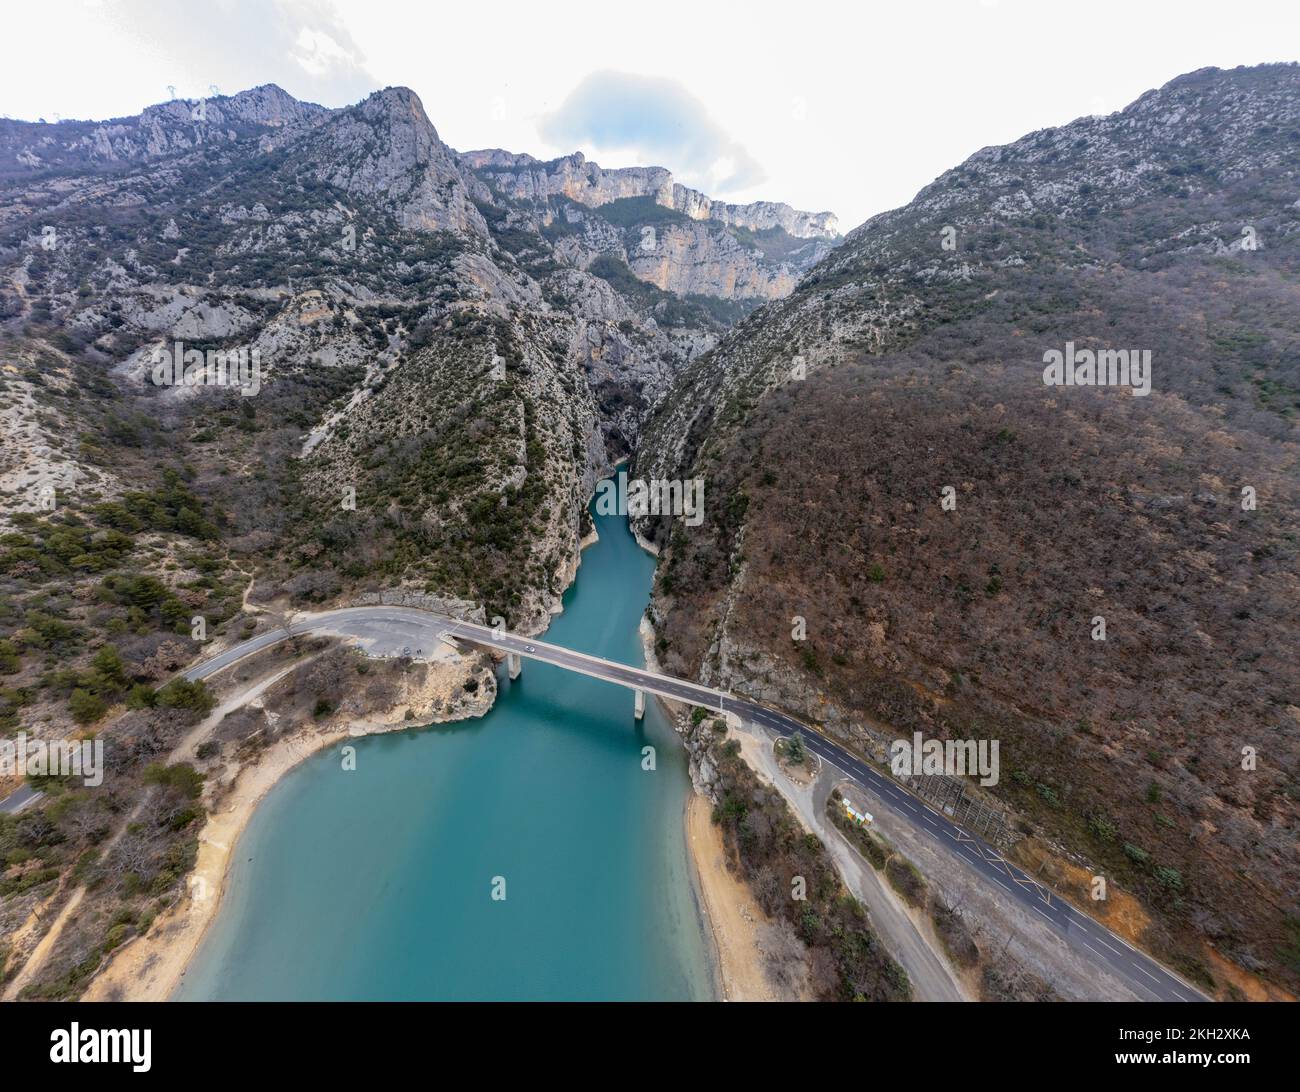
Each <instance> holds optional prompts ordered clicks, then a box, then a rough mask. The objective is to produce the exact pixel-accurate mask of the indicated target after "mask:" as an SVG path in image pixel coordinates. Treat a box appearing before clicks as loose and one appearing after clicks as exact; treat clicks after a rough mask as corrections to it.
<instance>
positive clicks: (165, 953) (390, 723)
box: [82, 661, 495, 1001]
mask: <svg viewBox="0 0 1300 1092" xmlns="http://www.w3.org/2000/svg"><path fill="white" fill-rule="evenodd" d="M438 666H439V664H438V662H437V661H433V662H430V663H428V665H427V671H428V674H427V675H426V679H425V682H424V684H423V685H421V686H418V687H410V688H408V689H407V691H406V693H404V694H403V696H402V698H401V701H400V704H398V705H395V706H394V707H393V708H392V709H390V710H388V711H387V712H386V713H384V714H383V715H382V716H377V717H374V718H373V719H367V720H359V721H358V722H357V723H355V724H352V725H349V726H348V727H346V728H344V727H338V728H333V729H327V730H324V731H320V730H315V731H311V732H308V733H297V734H295V735H292V736H288V737H286V738H284V739H280V740H277V741H276V742H275V743H273V744H272V745H271V746H270V747H268V748H266V750H265V751H263V752H262V753H261V754H260V755H259V756H258V759H257V761H256V762H255V763H253V764H252V765H247V766H235V767H234V769H233V770H232V771H231V772H230V773H229V775H228V776H227V777H226V778H225V780H224V782H223V783H222V784H221V785H220V786H219V787H218V789H217V795H216V799H215V800H214V802H213V804H212V806H211V808H210V810H209V813H208V817H207V819H206V820H205V822H204V825H203V830H202V831H201V832H200V834H199V850H198V857H197V860H196V862H195V866H194V869H193V871H192V872H191V873H190V875H189V877H188V878H187V881H186V886H187V888H188V893H187V895H185V896H184V897H183V898H181V899H180V900H178V902H177V903H176V904H175V905H174V906H172V907H171V908H170V909H168V910H166V911H165V912H164V913H162V914H160V915H159V916H158V918H157V919H156V920H155V921H154V923H153V925H152V926H151V927H150V929H149V931H148V932H147V933H145V934H144V935H143V936H139V937H136V938H135V939H133V940H132V941H130V942H129V943H127V944H125V945H123V946H122V948H120V949H119V950H118V951H117V952H116V953H115V954H114V956H113V958H112V960H111V961H110V962H109V963H108V965H107V966H105V967H104V968H103V969H102V970H101V971H100V972H99V974H97V975H96V976H95V978H94V979H93V980H92V981H91V983H90V986H89V987H88V988H87V990H86V992H85V993H84V994H83V995H82V996H83V1000H86V1001H106V1000H122V1001H166V1000H168V999H169V998H170V997H171V995H172V994H173V993H174V992H175V991H176V988H177V987H178V986H179V985H180V983H181V980H182V979H183V978H184V976H185V972H186V970H187V969H188V967H189V964H190V962H191V960H192V959H193V958H194V954H195V953H196V952H197V951H198V948H199V945H200V944H201V943H202V941H203V938H204V936H205V935H206V934H207V931H208V928H209V927H210V926H211V924H212V922H213V921H214V920H215V919H216V916H217V912H218V910H219V909H220V907H221V900H222V896H223V895H224V893H225V890H226V886H227V883H228V882H229V876H230V869H231V864H232V861H233V858H234V849H235V847H236V846H237V845H238V843H239V839H240V836H241V835H242V834H243V833H244V830H245V829H246V828H247V826H248V823H249V821H250V820H251V819H252V817H253V814H254V812H255V811H256V810H257V805H258V804H259V803H261V801H262V799H263V798H264V797H265V796H266V794H267V793H268V792H270V791H271V790H272V789H273V788H274V787H275V786H276V785H277V784H278V783H279V782H280V780H281V779H282V778H283V777H284V776H285V775H286V774H288V773H289V772H290V771H291V770H292V769H294V768H295V767H296V766H298V765H299V764H300V763H301V762H303V761H304V760H305V759H307V758H310V757H311V756H312V755H314V754H317V753H318V752H320V751H323V750H325V749H327V748H330V747H334V746H337V745H339V744H340V743H342V742H344V741H345V740H348V739H359V738H362V737H364V736H370V735H379V734H383V733H386V732H399V731H403V730H405V729H409V728H413V727H417V726H418V727H425V726H426V725H428V724H430V723H436V722H438V718H434V717H429V716H427V715H426V716H421V715H419V714H418V713H417V715H416V718H415V719H414V720H408V719H407V718H406V714H407V711H408V710H412V711H415V708H418V707H423V706H424V705H426V704H427V701H428V699H429V697H430V695H432V694H440V695H445V692H446V690H447V689H448V688H449V687H450V686H451V685H454V684H455V682H456V680H457V679H458V678H460V677H461V674H462V672H461V670H460V665H459V664H458V665H457V666H456V668H454V669H453V670H451V671H438V670H437V668H438ZM286 673H287V671H279V672H277V673H275V674H274V675H272V676H270V677H269V678H268V679H265V680H263V681H262V682H261V683H260V684H258V685H257V686H255V687H254V688H252V690H251V691H250V696H253V695H260V693H261V692H262V691H263V690H265V689H266V688H267V687H268V686H269V685H270V684H272V683H274V682H275V681H278V680H279V679H280V678H281V677H282V676H283V675H284V674H286ZM491 698H492V700H491V701H490V702H488V704H487V705H485V706H483V707H482V708H480V709H479V710H478V712H477V715H479V716H481V715H482V714H483V713H485V712H487V710H488V709H490V708H491V707H492V703H493V702H494V701H495V692H493V694H492V695H491ZM239 704H240V705H242V704H244V702H240V703H239ZM232 706H233V703H232V705H228V706H227V707H226V709H218V712H219V713H222V712H225V711H227V710H228V709H229V708H231V707H232ZM471 715H474V714H471ZM216 719H217V720H219V717H218V718H216ZM457 719H463V718H457ZM212 727H215V724H213V725H212ZM207 734H208V733H207V732H195V733H193V734H192V735H191V736H190V737H189V738H188V739H187V740H186V741H185V743H183V744H182V745H181V747H180V748H178V749H177V752H174V753H173V754H172V755H171V756H170V758H171V761H183V760H187V759H189V758H191V757H192V751H193V749H194V748H195V747H196V746H197V745H198V743H199V742H201V738H202V737H205V736H206V735H207ZM183 752H185V753H183ZM232 765H233V764H232Z"/></svg>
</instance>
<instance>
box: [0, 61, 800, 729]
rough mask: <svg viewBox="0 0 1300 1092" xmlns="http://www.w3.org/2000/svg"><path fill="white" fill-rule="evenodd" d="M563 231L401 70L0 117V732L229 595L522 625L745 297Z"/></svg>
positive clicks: (72, 693)
mask: <svg viewBox="0 0 1300 1092" xmlns="http://www.w3.org/2000/svg"><path fill="white" fill-rule="evenodd" d="M692 200H693V201H694V202H695V204H696V206H698V205H699V204H700V202H706V203H707V199H704V198H703V197H702V195H694V197H693V198H692ZM575 207H576V206H575ZM771 208H772V209H773V210H776V211H774V212H768V213H762V212H761V211H755V212H754V213H753V218H752V223H753V224H754V226H755V228H756V229H757V230H760V231H762V230H768V228H767V227H765V226H764V225H767V224H768V222H769V221H771V223H772V224H773V225H776V224H778V222H785V220H783V219H782V218H783V217H785V218H786V219H788V218H789V215H791V214H792V213H791V210H788V209H786V207H785V206H772V207H771ZM717 209H718V210H719V211H720V214H725V215H733V214H732V213H726V209H725V207H724V206H717ZM782 210H784V211H782ZM667 211H669V212H671V214H672V215H673V216H681V217H683V218H684V214H682V213H678V212H676V211H673V210H667ZM764 217H766V219H764ZM690 223H692V224H693V223H694V221H690ZM789 226H793V227H796V228H797V227H798V224H797V223H795V222H794V221H790V225H789ZM611 230H612V229H611ZM726 230H733V229H731V228H727V229H726ZM734 230H739V229H738V228H737V229H734ZM781 230H783V229H781ZM728 238H730V236H728ZM563 242H565V238H564V236H563V233H562V232H558V233H557V232H555V231H552V230H550V229H549V228H548V226H547V224H546V223H545V222H544V218H542V217H539V216H538V215H537V210H536V209H535V208H532V207H529V206H527V205H525V204H521V203H520V202H518V201H516V200H514V199H513V198H510V197H507V196H504V195H503V194H502V193H501V192H500V191H499V189H497V188H496V187H495V186H494V185H493V184H492V182H491V180H490V179H485V178H484V177H481V176H480V174H479V173H478V172H476V171H475V170H473V169H471V167H470V166H468V165H467V163H466V161H465V160H464V159H462V157H461V156H460V155H459V154H458V153H456V152H455V151H453V150H452V149H450V148H448V147H447V146H446V145H445V144H444V143H443V142H442V141H441V140H440V139H439V137H438V134H437V131H436V130H435V128H434V126H433V125H432V123H431V122H430V120H429V118H428V117H427V115H426V113H425V110H424V107H423V105H422V104H421V103H420V101H419V99H418V98H417V97H416V96H415V95H414V94H413V93H412V92H411V91H409V90H407V89H405V88H387V89H385V90H383V91H380V92H377V93H375V94H374V95H372V96H370V97H369V98H367V99H366V100H365V101H363V102H361V103H359V104H357V105H355V106H352V107H348V108H345V109H340V110H326V109H324V108H322V107H319V106H315V105H312V104H309V103H300V102H297V101H296V100H294V99H293V98H292V97H291V96H289V95H287V94H286V93H285V92H283V91H282V90H280V89H279V88H277V87H273V86H266V87H259V88H254V89H252V90H250V91H245V92H241V93H239V94H237V95H233V96H215V97H213V98H211V99H209V100H206V101H203V102H201V103H188V102H179V101H174V102H169V103H164V104H161V105H159V106H154V107H150V108H149V109H147V110H145V111H144V112H143V113H142V114H141V115H140V116H139V117H136V118H122V119H117V120H114V121H110V122H102V123H101V122H80V121H63V122H60V123H58V124H44V123H35V124H33V123H23V122H12V121H5V122H3V123H2V124H0V395H2V396H3V407H2V408H0V437H2V438H3V451H2V453H0V674H3V679H2V680H0V681H3V684H4V685H3V687H0V730H4V731H6V732H7V731H10V730H15V729H17V728H18V727H19V726H20V725H23V726H27V727H28V728H33V727H36V726H38V725H40V724H42V723H46V722H56V723H57V722H59V721H61V720H64V719H66V717H67V716H68V714H69V713H72V715H73V716H74V717H75V718H76V719H77V720H78V722H80V723H83V724H87V725H93V724H95V723H97V722H98V721H100V720H101V719H102V718H103V717H104V716H105V714H106V712H107V711H108V710H110V709H111V708H113V707H114V706H115V705H117V703H120V702H122V701H124V700H139V701H146V700H147V697H148V694H149V693H151V691H150V685H151V683H152V682H156V681H157V679H158V678H159V677H161V676H162V675H164V674H166V672H167V671H168V670H171V669H172V668H174V667H175V666H176V665H178V664H181V663H184V662H187V661H188V660H189V659H190V658H191V657H192V656H193V655H194V653H195V652H196V651H197V649H198V645H199V643H201V642H203V641H212V640H216V641H218V642H223V641H232V640H234V639H236V638H238V637H241V636H244V635H246V634H248V633H250V632H253V631H255V630H256V629H257V628H258V627H259V626H266V625H269V624H273V623H272V621H269V620H268V617H267V616H266V615H265V614H262V615H259V614H257V613H256V606H257V605H258V604H262V605H268V604H270V605H274V606H275V607H276V609H277V610H279V609H281V608H292V607H302V606H307V605H312V604H324V603H330V602H334V601H350V600H352V599H354V598H355V597H356V596H359V595H362V594H366V593H373V592H376V591H379V590H381V589H394V588H401V589H403V590H405V591H406V592H409V593H411V594H416V595H433V596H436V597H440V598H441V599H443V600H454V601H457V602H459V603H460V605H461V608H462V609H467V610H469V609H476V610H481V611H482V612H483V613H484V614H485V615H486V616H488V617H491V616H493V615H497V614H500V615H502V616H504V617H506V618H507V619H508V620H509V621H510V623H511V625H513V626H516V627H519V628H522V629H526V630H536V629H537V628H539V627H541V626H542V625H544V623H545V620H546V618H547V617H548V612H549V610H550V608H551V607H552V606H553V605H554V604H555V602H556V601H557V599H558V596H559V595H560V594H561V592H562V591H563V589H564V587H565V586H566V585H567V583H568V582H569V580H571V579H572V574H573V569H574V566H575V564H576V559H577V553H578V542H579V539H580V537H581V535H582V533H583V531H584V530H585V528H584V527H583V526H582V521H583V518H584V515H585V502H586V498H587V497H589V496H590V494H591V491H592V487H593V484H594V482H595V479H596V476H597V475H598V474H599V473H601V472H603V471H604V470H605V469H606V468H607V467H608V466H609V465H610V463H611V462H612V461H613V460H614V459H617V458H619V457H621V456H624V455H626V454H628V453H629V452H630V451H631V450H632V449H633V447H634V445H635V444H636V443H637V441H638V437H639V430H640V426H641V422H642V420H643V419H644V417H645V415H646V414H647V412H648V410H649V408H650V406H651V405H652V404H653V403H654V402H655V401H656V400H657V399H658V398H659V397H661V396H662V394H663V392H664V391H665V390H666V389H667V386H668V384H669V382H670V381H671V379H672V377H673V375H674V374H675V373H676V371H677V370H679V369H680V368H681V367H682V366H683V365H684V364H685V363H687V362H689V361H690V360H691V359H693V358H694V357H696V356H698V355H699V354H700V353H701V352H703V351H705V350H706V349H708V348H709V347H711V346H712V345H713V344H714V343H715V342H716V340H717V338H718V337H719V336H720V334H721V333H722V332H723V331H724V330H725V328H726V325H727V323H729V322H730V321H732V319H733V318H734V317H735V316H736V315H737V314H739V313H741V311H743V310H744V306H742V305H741V304H738V303H735V302H733V301H731V300H720V299H717V298H712V297H707V298H706V297H696V296H690V295H689V294H688V293H687V292H686V291H680V292H679V291H674V290H669V289H665V288H661V287H656V286H655V285H654V284H651V283H648V282H647V281H644V280H641V279H639V278H638V277H636V276H634V275H632V273H631V272H630V271H629V270H628V269H627V266H626V265H625V264H624V265H622V266H621V267H620V266H619V264H618V263H617V262H616V261H615V260H614V259H613V257H612V256H610V255H604V256H602V257H603V258H604V259H605V261H604V264H603V265H602V264H601V262H600V261H593V260H590V259H589V258H588V259H584V260H581V261H579V260H575V259H574V258H573V257H572V256H571V255H569V254H568V253H567V252H566V250H565V249H564V247H563V246H561V245H560V244H562V243H563ZM736 246H737V247H738V246H739V244H736ZM589 266H594V268H588V267H589ZM669 280H671V278H669ZM665 283H668V282H667V281H666V282H665ZM194 362H198V363H199V364H201V365H203V367H204V368H205V369H209V370H208V371H207V372H204V373H200V374H198V375H195V374H193V363H194ZM218 365H219V367H220V373H217V372H216V371H215V370H213V369H215V368H216V367H217V366H218ZM187 369H188V370H189V371H190V373H191V374H190V375H189V378H190V379H194V378H198V379H200V380H202V379H205V378H206V379H213V378H214V376H215V377H216V379H217V381H216V382H198V383H189V382H187V381H185V380H186V374H187ZM241 369H242V370H241ZM196 618H201V619H202V622H203V625H202V626H200V627H198V628H197V629H196V626H195V623H194V619H196ZM195 633H199V635H198V636H195V635H194V634H195ZM105 649H108V650H109V652H105V653H104V655H106V656H107V655H109V653H111V652H112V651H113V650H116V652H117V653H119V654H120V660H121V666H120V669H115V670H114V671H113V672H112V673H107V674H106V673H105V672H103V671H99V672H97V671H96V669H95V668H94V667H93V662H94V661H95V657H96V656H98V655H99V654H100V653H101V652H103V650H105ZM137 687H142V688H143V689H141V690H140V691H139V694H138V696H137V699H131V694H132V693H135V692H136V688H137Z"/></svg>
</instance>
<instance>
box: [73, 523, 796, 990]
mask: <svg viewBox="0 0 1300 1092" xmlns="http://www.w3.org/2000/svg"><path fill="white" fill-rule="evenodd" d="M595 541H597V536H596V534H595V532H594V531H593V532H592V533H590V534H589V535H587V536H585V537H584V538H583V540H582V541H581V543H580V545H579V556H580V555H581V550H582V549H585V548H586V547H587V546H589V545H591V544H593V543H594V542H595ZM642 546H643V548H645V549H647V550H648V551H650V552H653V548H652V547H651V546H650V545H649V544H648V543H642ZM575 568H576V566H575ZM641 630H642V638H643V644H644V645H645V651H646V662H647V665H648V666H650V667H651V669H652V670H657V663H656V660H657V658H656V657H655V655H654V650H653V647H652V640H653V631H652V630H651V629H650V627H649V625H648V624H647V622H646V621H645V619H643V620H642V627H641ZM430 667H431V668H432V667H433V665H430ZM280 674H283V672H281V673H280ZM275 678H276V679H278V678H279V674H277V675H276V676H275ZM271 681H273V680H270V679H268V680H265V681H264V682H263V684H262V685H260V686H258V687H257V688H256V692H257V693H260V692H261V691H262V690H263V689H265V688H266V687H267V686H268V685H269V683H270V682H271ZM249 696H250V697H251V696H252V695H251V694H250V695H249ZM660 700H661V702H662V699H660ZM241 704H242V703H241ZM492 704H495V695H494V696H493V703H492ZM662 705H663V708H664V709H665V710H666V711H667V712H668V715H669V716H670V718H671V717H672V716H673V709H672V708H671V705H670V703H668V702H662ZM406 708H407V706H406V705H403V706H401V707H399V708H398V709H395V710H393V711H391V712H390V713H389V714H388V715H387V716H386V717H384V718H383V719H380V720H373V721H367V722H363V723H359V724H356V725H353V726H350V727H348V728H335V729H332V730H328V731H324V732H321V731H315V732H311V733H305V734H298V735H295V736H291V737H288V738H286V739H282V740H279V741H277V742H276V743H274V744H273V745H272V746H270V747H268V748H267V749H266V750H265V751H264V752H263V753H262V754H261V755H259V757H258V759H257V761H256V762H255V763H253V764H252V765H248V766H243V767H239V768H236V769H234V770H233V771H232V772H231V774H230V775H229V777H228V778H227V779H226V780H225V783H224V784H223V785H222V786H221V787H220V789H219V792H218V797H217V799H216V802H215V803H214V805H213V806H212V808H211V810H210V812H209V814H208V817H207V819H206V821H205V823H204V827H203V830H202V832H201V833H200V835H199V850H198V857H197V861H196V863H195V867H194V870H193V872H192V873H191V874H190V876H189V878H188V881H187V886H188V889H189V891H188V895H187V896H185V897H183V898H182V899H180V900H179V901H178V902H177V903H176V905H175V906H173V907H171V908H170V909H169V910H167V911H165V912H164V913H163V914H161V915H159V917H158V919H157V920H156V921H155V922H154V923H153V925H152V927H151V928H150V929H149V931H148V932H147V933H146V934H144V935H143V936H140V937H136V938H135V939H133V940H132V941H130V942H129V943H127V944H125V945H124V946H123V947H122V948H121V949H119V950H118V951H117V952H116V953H115V954H114V956H113V958H112V960H111V961H110V962H109V963H108V964H107V965H106V966H105V967H104V968H103V970H101V971H100V972H99V974H98V975H96V977H95V978H94V979H93V980H92V981H91V983H90V986H89V987H88V988H87V990H86V992H85V994H84V995H83V999H84V1000H87V1001H105V1000H125V1001H165V1000H168V999H169V998H170V997H171V996H172V995H173V994H174V993H175V992H176V990H177V988H178V987H179V986H180V985H181V983H182V981H183V980H184V977H185V974H186V971H187V970H188V968H189V966H190V964H191V962H192V961H193V959H194V956H195V954H196V953H197V952H198V949H199V946H200V945H201V944H202V942H203V938H204V937H205V936H206V934H207V931H208V929H209V928H210V927H211V925H212V922H213V921H215V920H216V916H217V913H218V911H219V910H220V907H221V903H222V898H223V895H224V894H225V891H226V888H227V885H228V883H229V879H230V872H231V868H232V865H233V861H234V850H235V848H236V846H237V845H238V844H239V840H240V838H241V836H242V835H243V833H244V831H245V830H246V828H247V826H248V824H249V822H250V821H251V819H252V817H253V815H254V813H255V812H256V810H257V806H258V804H260V803H261V802H262V800H263V799H264V798H265V797H266V795H267V793H269V792H270V791H271V790H272V789H273V788H274V787H275V786H276V785H277V784H278V783H279V782H280V780H281V779H282V778H283V777H284V776H285V775H287V774H288V773H289V772H290V771H291V770H293V769H294V768H295V767H297V766H298V765H299V764H300V763H302V762H303V761H304V760H305V759H307V758H309V757H311V756H312V755H314V754H317V753H318V752H320V751H322V750H325V749H327V748H330V747H335V746H337V745H339V744H340V743H342V742H343V741H345V740H347V739H349V738H359V737H362V736H367V735H373V734H378V733H383V732H392V731H401V730H403V729H406V728H410V727H412V722H411V721H408V720H406V719H405V717H404V713H405V710H406ZM490 708H491V705H489V706H488V707H487V708H484V709H482V710H480V711H479V714H478V715H482V714H483V713H486V712H487V711H488V709H490ZM421 723H424V722H423V721H422V722H421ZM200 735H203V736H206V735H207V732H202V733H199V732H196V733H194V735H193V736H192V737H191V738H190V739H189V740H187V741H186V744H187V746H186V750H192V749H193V748H194V747H195V746H197V744H198V742H200V739H199V736H200ZM178 750H179V748H178ZM172 758H173V760H179V759H180V758H181V756H180V755H178V754H177V755H173V756H172ZM683 823H684V825H685V835H686V846H687V851H688V853H689V856H690V869H689V871H690V876H691V883H692V887H693V889H694V895H695V903H696V906H697V908H698V910H699V913H700V915H701V918H702V924H703V925H704V926H705V932H706V939H707V940H708V942H709V943H708V945H707V947H708V949H709V957H710V965H711V970H712V974H713V979H714V984H715V989H716V990H717V992H718V993H719V995H720V997H721V998H722V999H725V1000H732V1001H757V1000H775V999H777V996H776V994H775V992H774V991H773V990H772V988H771V986H770V984H769V983H768V981H767V978H766V975H765V974H764V971H763V952H762V947H761V944H760V938H759V931H760V929H761V928H762V926H763V924H764V923H765V920H766V919H765V917H764V915H763V912H762V910H761V909H760V908H759V907H758V905H757V903H756V902H755V900H754V898H753V895H752V894H751V893H750V891H749V889H748V887H747V886H746V885H745V884H744V882H743V881H741V880H740V879H738V878H737V877H735V876H734V875H732V873H731V872H730V871H729V870H728V869H727V867H726V849H725V846H724V844H723V841H722V833H721V831H720V830H719V829H718V828H717V827H716V826H714V824H713V821H712V805H711V804H710V803H709V801H708V800H707V799H705V798H704V797H702V796H700V795H699V794H698V793H696V792H695V791H694V789H693V788H692V789H691V791H690V794H689V796H688V798H687V801H686V806H685V808H684V814H683Z"/></svg>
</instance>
